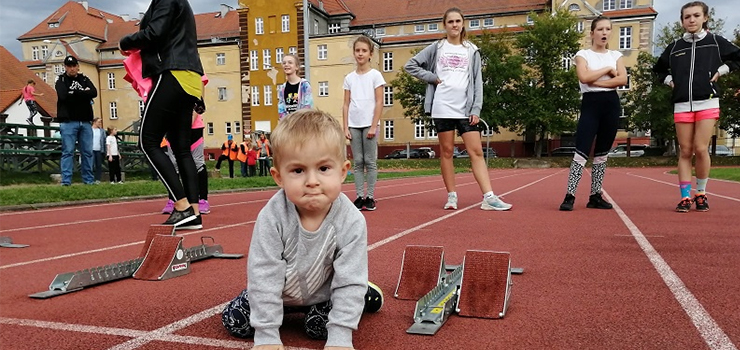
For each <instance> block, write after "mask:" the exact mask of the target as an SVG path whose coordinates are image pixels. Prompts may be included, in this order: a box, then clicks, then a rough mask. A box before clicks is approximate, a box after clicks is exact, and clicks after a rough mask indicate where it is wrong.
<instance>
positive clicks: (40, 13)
mask: <svg viewBox="0 0 740 350" xmlns="http://www.w3.org/2000/svg"><path fill="white" fill-rule="evenodd" d="M368 1H372V0H368ZM399 1H403V0H399ZM705 1H706V2H707V4H709V6H710V7H714V9H715V13H716V14H717V17H719V18H722V19H724V20H725V22H726V23H725V31H724V35H725V37H728V38H729V37H731V36H732V30H733V29H734V28H736V27H738V26H740V11H738V9H737V7H738V5H737V3H738V0H705ZM0 2H1V4H0V45H2V46H5V47H6V48H7V49H8V50H10V52H12V53H13V54H14V55H15V56H16V57H20V55H21V45H20V42H19V41H18V40H16V38H17V37H19V36H21V35H22V34H24V33H26V32H28V31H29V30H31V29H32V28H33V27H34V26H36V25H37V24H39V23H40V22H41V21H43V20H44V18H46V17H47V16H49V15H51V14H52V12H54V10H56V9H58V8H59V7H61V6H62V5H63V4H64V3H65V2H66V0H23V1H14V0H0ZM149 2H150V1H149V0H129V1H110V0H89V1H88V3H89V4H90V6H92V7H95V8H98V9H100V10H103V11H107V12H110V13H113V14H117V15H120V14H124V13H125V14H129V15H131V16H132V17H134V16H137V15H138V13H139V12H145V11H146V9H147V7H148V6H149ZM685 2H688V0H685V1H682V0H653V4H654V6H653V7H654V8H655V10H656V11H658V19H657V25H656V29H658V28H660V27H661V26H662V25H665V24H667V23H670V22H673V21H676V20H678V17H679V11H680V9H681V6H682V5H683V4H684V3H685ZM220 3H225V4H227V5H230V6H233V7H236V5H237V3H238V0H221V1H214V0H190V4H191V6H193V11H195V12H196V13H201V12H214V11H218V10H219V5H218V4H220ZM453 5H454V0H451V1H450V6H453ZM733 5H734V7H733Z"/></svg>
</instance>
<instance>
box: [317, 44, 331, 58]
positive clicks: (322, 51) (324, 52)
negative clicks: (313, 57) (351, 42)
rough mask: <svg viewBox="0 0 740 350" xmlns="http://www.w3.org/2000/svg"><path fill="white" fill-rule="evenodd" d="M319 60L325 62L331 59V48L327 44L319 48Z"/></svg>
mask: <svg viewBox="0 0 740 350" xmlns="http://www.w3.org/2000/svg"><path fill="white" fill-rule="evenodd" d="M317 51H318V56H319V57H318V59H320V60H325V59H327V58H328V57H329V47H328V46H327V45H326V44H321V45H319V46H318V50H317Z"/></svg>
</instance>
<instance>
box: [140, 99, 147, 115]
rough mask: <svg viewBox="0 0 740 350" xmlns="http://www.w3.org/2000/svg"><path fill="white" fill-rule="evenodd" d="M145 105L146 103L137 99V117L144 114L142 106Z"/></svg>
mask: <svg viewBox="0 0 740 350" xmlns="http://www.w3.org/2000/svg"><path fill="white" fill-rule="evenodd" d="M145 106H146V104H145V103H144V101H141V100H139V117H143V116H144V107H145Z"/></svg>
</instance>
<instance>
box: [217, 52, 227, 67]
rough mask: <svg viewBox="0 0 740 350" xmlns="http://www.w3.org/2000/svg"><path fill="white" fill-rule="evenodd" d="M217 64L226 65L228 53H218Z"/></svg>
mask: <svg viewBox="0 0 740 350" xmlns="http://www.w3.org/2000/svg"><path fill="white" fill-rule="evenodd" d="M216 65H217V66H223V65H226V54H225V53H223V52H218V53H216Z"/></svg>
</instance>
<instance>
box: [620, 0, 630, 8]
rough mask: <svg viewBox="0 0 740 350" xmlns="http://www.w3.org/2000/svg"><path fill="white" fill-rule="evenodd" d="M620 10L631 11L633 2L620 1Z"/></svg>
mask: <svg viewBox="0 0 740 350" xmlns="http://www.w3.org/2000/svg"><path fill="white" fill-rule="evenodd" d="M619 8H620V9H631V8H632V0H619Z"/></svg>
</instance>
